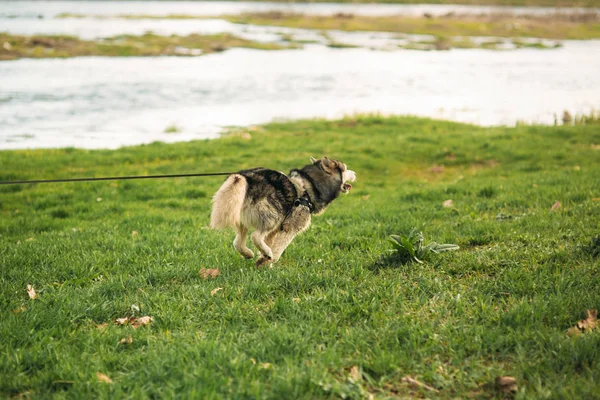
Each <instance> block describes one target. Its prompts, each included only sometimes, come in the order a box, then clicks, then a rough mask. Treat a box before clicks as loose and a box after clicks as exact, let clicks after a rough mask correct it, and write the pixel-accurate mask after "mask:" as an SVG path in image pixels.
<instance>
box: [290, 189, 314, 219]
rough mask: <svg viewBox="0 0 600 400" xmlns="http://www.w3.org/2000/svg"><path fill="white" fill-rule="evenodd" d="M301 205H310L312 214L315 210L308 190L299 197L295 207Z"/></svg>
mask: <svg viewBox="0 0 600 400" xmlns="http://www.w3.org/2000/svg"><path fill="white" fill-rule="evenodd" d="M299 206H304V207H308V209H309V210H310V213H311V214H312V213H313V212H314V211H315V205H314V204H313V203H312V202H311V201H310V196H309V195H308V192H304V193H302V196H300V197H298V198H297V199H296V200H295V201H294V207H299Z"/></svg>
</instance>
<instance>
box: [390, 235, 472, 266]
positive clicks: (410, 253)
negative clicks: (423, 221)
mask: <svg viewBox="0 0 600 400" xmlns="http://www.w3.org/2000/svg"><path fill="white" fill-rule="evenodd" d="M389 240H390V243H392V245H393V246H394V248H393V249H392V252H393V254H394V255H395V256H396V257H398V258H399V259H401V260H403V261H404V262H412V261H416V262H418V263H419V264H422V263H423V260H426V259H427V258H428V257H429V256H430V255H431V254H432V253H435V254H437V253H442V252H445V251H453V250H458V249H459V248H460V247H458V245H455V244H439V243H436V242H431V243H429V244H427V245H425V244H424V243H425V239H424V237H423V232H421V231H418V230H416V229H415V228H412V229H411V230H410V232H409V233H408V234H407V235H404V234H400V235H391V236H390V239H389Z"/></svg>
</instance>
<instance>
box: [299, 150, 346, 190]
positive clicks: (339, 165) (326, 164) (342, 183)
mask: <svg viewBox="0 0 600 400" xmlns="http://www.w3.org/2000/svg"><path fill="white" fill-rule="evenodd" d="M310 162H311V163H312V164H313V166H316V167H318V168H320V169H321V170H323V171H324V172H325V173H326V174H328V175H329V176H330V177H331V178H332V179H333V180H335V181H337V182H338V183H339V187H340V191H341V192H342V193H348V192H349V191H350V190H351V189H352V185H351V184H350V182H354V181H355V180H356V172H354V171H352V170H349V169H348V167H347V166H346V164H344V163H343V162H341V161H338V160H332V159H329V158H327V157H323V158H321V159H318V160H316V159H314V158H312V157H311V158H310Z"/></svg>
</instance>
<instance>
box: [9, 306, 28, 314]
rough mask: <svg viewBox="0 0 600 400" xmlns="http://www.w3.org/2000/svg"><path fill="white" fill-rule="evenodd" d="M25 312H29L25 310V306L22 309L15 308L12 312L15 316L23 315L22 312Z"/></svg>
mask: <svg viewBox="0 0 600 400" xmlns="http://www.w3.org/2000/svg"><path fill="white" fill-rule="evenodd" d="M25 310H27V309H26V308H25V306H21V307H19V308H15V309H14V310H12V312H13V314H15V315H16V314H18V313H22V312H23V311H25Z"/></svg>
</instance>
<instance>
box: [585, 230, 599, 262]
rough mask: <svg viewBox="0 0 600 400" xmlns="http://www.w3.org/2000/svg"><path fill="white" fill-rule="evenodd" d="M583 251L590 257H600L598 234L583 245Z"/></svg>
mask: <svg viewBox="0 0 600 400" xmlns="http://www.w3.org/2000/svg"><path fill="white" fill-rule="evenodd" d="M585 252H586V253H588V254H590V255H591V256H592V257H600V235H598V236H596V237H594V238H593V239H592V241H591V243H590V244H589V245H588V246H587V247H585Z"/></svg>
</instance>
